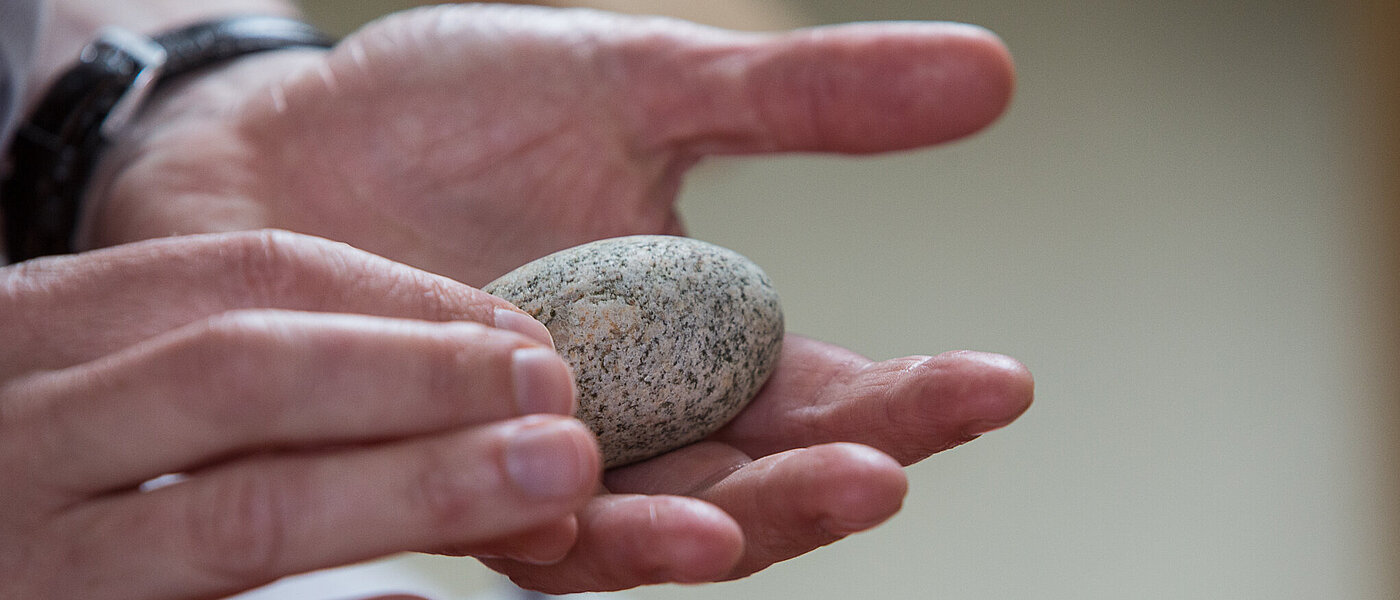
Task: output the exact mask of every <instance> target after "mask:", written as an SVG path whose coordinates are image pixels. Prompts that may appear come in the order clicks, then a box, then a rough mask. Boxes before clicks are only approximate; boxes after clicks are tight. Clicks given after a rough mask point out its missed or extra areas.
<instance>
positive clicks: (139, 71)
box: [82, 27, 167, 139]
mask: <svg viewBox="0 0 1400 600" xmlns="http://www.w3.org/2000/svg"><path fill="white" fill-rule="evenodd" d="M103 51H112V52H117V53H119V54H121V55H122V56H123V57H125V58H126V59H128V60H130V61H131V62H132V70H133V71H134V72H135V75H133V76H132V80H131V84H130V85H128V86H127V88H126V90H125V91H123V92H122V95H121V97H119V98H118V99H117V102H116V103H115V104H113V105H112V110H111V112H108V113H107V117H106V118H104V119H103V120H102V125H101V129H100V130H99V131H100V132H101V134H102V137H103V138H106V139H111V138H113V137H114V136H116V134H117V133H119V132H120V131H121V130H122V129H123V128H125V127H126V126H127V125H128V124H130V123H131V120H132V119H133V118H134V117H135V116H136V111H138V110H140V108H141V105H142V104H143V103H144V101H145V99H146V96H148V95H149V94H150V93H151V88H152V87H153V86H154V85H155V83H156V78H157V77H159V76H160V72H161V70H162V69H164V68H165V60H166V56H167V53H166V51H165V48H164V47H162V46H161V45H160V44H158V43H156V42H155V41H154V40H152V39H150V38H148V37H146V36H143V35H140V34H137V33H134V32H132V31H129V30H126V29H122V28H120V27H106V28H104V29H102V31H101V32H100V34H99V35H98V38H97V40H96V41H94V42H93V43H92V44H91V45H89V46H88V47H87V48H84V49H83V55H82V58H83V60H92V59H94V58H95V57H97V56H98V55H100V54H101V53H102V52H103Z"/></svg>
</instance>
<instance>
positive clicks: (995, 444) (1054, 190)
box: [304, 0, 1400, 600]
mask: <svg viewBox="0 0 1400 600" xmlns="http://www.w3.org/2000/svg"><path fill="white" fill-rule="evenodd" d="M580 3H585V2H580ZM409 4H412V3H409V2H372V1H365V2H349V1H343V0H319V1H308V2H305V3H304V5H305V6H306V7H307V9H308V11H309V12H310V13H311V15H313V17H315V18H316V19H318V20H320V22H322V23H323V24H326V25H327V26H328V27H330V28H332V29H335V30H338V31H341V32H344V31H347V30H349V29H350V28H353V27H354V26H355V24H356V23H359V22H361V21H363V20H365V19H368V18H370V17H371V15H372V14H373V13H374V12H376V11H383V10H390V9H395V8H402V7H404V6H407V5H409ZM647 4H650V5H652V6H655V5H657V4H658V2H651V3H647V2H645V1H644V0H633V1H630V2H629V1H627V0H612V1H611V2H603V1H600V2H596V3H594V5H596V6H608V7H611V8H614V9H618V10H632V9H635V8H636V7H638V6H643V5H647ZM660 4H664V2H661V3H660ZM673 4H674V8H673V9H670V10H672V11H673V12H674V14H681V15H684V16H687V17H689V18H693V19H700V20H707V21H710V22H712V23H718V24H722V25H728V26H738V27H744V28H749V29H769V28H775V27H784V26H788V25H792V24H817V23H829V22H838V21H848V20H870V19H951V20H961V21H968V22H973V23H977V24H981V25H984V26H986V27H989V28H991V29H992V30H994V31H997V32H998V33H1000V34H1001V35H1002V36H1003V38H1004V39H1005V40H1006V42H1007V44H1008V45H1009V46H1010V47H1011V49H1012V52H1013V53H1014V54H1015V56H1016V58H1017V64H1018V68H1019V72H1020V83H1019V89H1018V94H1017V97H1016V99H1015V100H1014V102H1013V104H1012V108H1011V110H1010V112H1009V113H1008V114H1007V115H1006V117H1005V118H1004V119H1003V120H1002V121H1001V122H999V123H998V124H997V125H995V126H994V127H993V128H991V129H990V130H989V131H987V132H986V133H984V134H982V135H980V136H978V137H976V138H974V139H970V140H967V141H964V142H960V143H957V144H954V145H951V146H948V147H943V148H938V149H931V150H926V151H918V152H910V153H903V154H898V155H892V156H885V157H878V158H862V159H850V158H840V157H824V156H789V157H779V158H762V159H754V158H745V159H738V158H726V159H716V160H711V161H708V162H706V163H705V164H703V165H702V166H701V167H700V168H699V169H698V170H697V171H696V172H695V174H694V176H693V177H692V178H691V179H690V180H689V184H688V186H687V187H686V189H685V192H684V198H683V203H682V207H683V210H684V213H685V216H686V218H687V220H688V222H689V224H690V227H691V230H692V233H693V235H695V236H696V237H700V238H704V239H707V240H710V241H714V242H717V243H720V244H723V245H727V246H729V247H732V248H734V249H736V250H739V251H741V252H743V253H745V254H747V255H748V256H750V257H751V258H753V259H755V260H756V261H757V262H758V263H759V264H761V265H763V266H764V267H765V269H767V270H768V272H769V273H770V274H771V275H772V276H773V278H774V279H775V280H776V282H777V284H778V286H779V290H780V291H781V292H782V293H783V294H784V299H785V302H786V308H787V311H788V319H789V328H790V329H791V330H794V331H800V332H804V333H807V334H810V335H812V336H814V337H817V338H820V339H825V340H828V341H832V342H837V343H840V344H843V345H846V346H849V347H852V348H855V349H857V350H859V351H862V352H864V353H866V354H869V355H871V356H873V357H879V358H887V357H892V356H898V355H903V354H914V353H933V352H939V351H942V350H948V349H956V348H975V349H983V350H994V351H999V352H1005V353H1008V354H1011V355H1014V356H1016V357H1018V358H1020V359H1021V360H1023V361H1024V362H1025V363H1026V364H1027V365H1029V366H1030V368H1031V369H1032V371H1033V372H1034V373H1035V375H1036V380H1037V399H1036V405H1035V406H1034V407H1032V409H1031V411H1030V412H1029V413H1027V414H1026V415H1025V417H1024V418H1023V419H1022V420H1021V421H1019V422H1017V423H1016V424H1014V425H1013V426H1011V427H1010V428H1008V429H1006V430H1004V431H1000V432H996V433H994V434H991V435H988V436H986V437H985V438H983V439H981V440H979V441H977V442H975V443H973V444H970V445H967V446H964V447H962V448H958V449H956V450H953V451H950V452H948V453H945V454H943V455H940V456H937V457H935V458H933V459H931V460H929V461H926V462H925V463H923V464H921V465H919V466H917V467H915V468H913V469H912V472H911V477H912V489H911V493H910V496H909V499H908V502H907V504H906V508H905V510H904V511H903V512H902V513H901V514H900V515H899V516H898V517H896V518H895V519H894V520H893V521H892V522H890V523H888V524H886V525H884V526H883V527H881V528H879V529H877V530H875V531H873V532H870V533H866V534H862V535H858V536H856V537H854V538H852V539H850V540H847V541H845V542H843V543H840V544H837V545H835V546H833V547H830V548H826V549H823V550H820V551H818V552H815V553H813V554H810V555H808V556H805V557H802V558H800V559H797V560H794V561H791V562H789V563H785V564H782V565H779V566H777V567H775V568H773V569H770V570H768V571H766V572H763V573H760V574H759V575H757V576H754V577H752V578H749V579H747V580H744V581H739V582H734V583H727V584H720V585H711V586H702V587H694V588H685V587H678V586H665V587H659V588H648V589H642V590H636V591H633V592H629V593H628V594H626V596H627V597H629V598H647V599H650V598H715V599H718V598H726V599H727V598H805V599H827V598H830V599H836V598H1057V599H1058V598H1064V599H1071V598H1073V599H1082V598H1103V599H1109V598H1163V599H1234V598H1260V599H1265V598H1267V599H1271V600H1277V599H1321V598H1327V599H1333V598H1347V599H1371V598H1374V599H1388V598H1397V597H1400V569H1397V568H1396V565H1397V564H1400V502H1397V500H1396V495H1397V489H1400V486H1397V481H1400V467H1398V466H1397V465H1400V460H1397V459H1400V452H1397V450H1400V441H1397V439H1400V418H1397V415H1400V411H1397V409H1396V404H1397V401H1400V385H1397V379H1396V372H1397V371H1400V353H1397V351H1396V348H1397V342H1400V328H1397V326H1396V324H1397V317H1396V315H1397V313H1400V294H1397V287H1396V281H1397V279H1396V274H1397V273H1400V245H1398V244H1397V241H1396V240H1397V229H1398V228H1397V221H1400V219H1397V216H1396V215H1397V213H1398V212H1400V211H1397V206H1400V196H1398V195H1397V193H1400V186H1397V185H1396V184H1395V182H1396V181H1397V179H1396V175H1395V173H1396V171H1394V169H1396V168H1397V167H1396V165H1400V144H1397V143H1396V139H1397V138H1396V136H1395V132H1396V131H1397V128H1396V125H1397V121H1396V116H1397V114H1400V112H1396V111H1397V110H1400V107H1397V106H1396V103H1395V102H1394V100H1395V98H1396V97H1397V96H1396V94H1397V92H1396V88H1395V87H1394V84H1393V82H1394V79H1387V78H1388V77H1393V76H1394V74H1395V73H1397V72H1400V61H1397V59H1396V56H1397V54H1396V46H1395V43H1394V42H1393V41H1390V38H1389V37H1387V36H1393V35H1394V33H1393V31H1388V30H1390V29H1393V26H1394V25H1395V24H1400V15H1397V13H1398V12H1400V11H1397V10H1396V8H1395V6H1396V5H1400V3H1395V2H1393V0H1386V1H1369V2H1368V1H1357V2H1342V3H1337V2H1324V1H1322V0H1309V1H1302V0H1299V1H1293V0H1286V1H1275V0H1244V1H1236V2H1215V1H1206V0H1165V1H1163V0H1117V1H1107V0H1097V1H1088V2H1063V3H1047V2H1026V1H1020V2H1017V1H1011V0H937V1H913V0H864V1H862V2H846V1H838V0H805V1H792V2H788V3H786V4H776V3H768V4H764V5H762V6H757V5H758V4H759V3H747V2H741V1H738V0H725V1H720V0H714V1H712V2H705V3H686V2H673ZM1386 23H1389V25H1385V24H1386ZM1386 86H1389V87H1386ZM1385 169H1392V170H1391V171H1389V174H1387V173H1386V171H1385ZM404 564H406V565H408V566H409V568H412V569H416V570H421V571H422V572H424V573H430V574H431V576H432V577H437V578H440V579H441V580H442V581H444V582H445V583H444V585H448V586H456V589H459V590H461V593H462V594H463V595H468V594H471V593H476V592H479V591H481V590H484V589H488V588H490V587H491V586H492V585H494V584H495V582H496V581H497V580H495V579H494V577H493V576H491V575H489V574H488V573H486V572H485V571H483V570H482V569H481V568H480V567H478V566H476V565H474V564H473V563H471V562H470V561H462V560H443V559H423V558H414V559H408V561H407V562H406V563H404Z"/></svg>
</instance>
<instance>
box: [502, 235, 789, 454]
mask: <svg viewBox="0 0 1400 600" xmlns="http://www.w3.org/2000/svg"><path fill="white" fill-rule="evenodd" d="M483 289H485V290H486V291H487V292H489V293H491V294H494V295H496V296H499V297H501V298H504V299H505V300H508V301H510V302H511V303H513V304H515V305H516V306H518V307H520V308H521V310H524V311H525V312H526V313H529V314H530V315H531V316H533V317H535V318H536V319H538V320H539V321H540V322H541V323H544V325H545V326H546V327H548V328H549V332H550V334H551V335H552V336H553V337H554V345H555V348H556V349H557V350H558V351H559V353H560V354H561V355H562V356H563V357H564V359H565V360H566V361H567V362H568V363H569V365H570V366H571V367H572V368H573V370H574V377H575V380H576V382H577V386H578V395H579V405H578V412H577V415H576V416H577V417H578V418H579V419H580V420H582V421H583V422H584V423H586V424H587V425H588V426H589V427H590V428H592V430H593V432H594V433H595V434H597V436H598V441H599V444H600V445H601V447H602V451H603V460H604V464H605V466H607V467H616V466H621V465H625V464H629V463H633V462H637V461H641V460H645V459H647V458H651V457H654V456H656V455H659V454H662V453H665V452H668V451H671V450H674V449H676V448H680V447H682V446H685V445H687V444H691V443H693V442H696V441H699V440H701V439H703V438H704V437H706V436H708V435H710V434H711V433H713V432H715V431H716V430H718V429H719V428H720V427H722V426H724V424H725V423H727V422H728V421H729V420H730V419H732V418H733V417H734V416H735V415H737V414H738V413H739V411H741V410H742V409H743V408H744V407H745V406H746V405H747V404H748V403H749V401H750V400H751V399H752V398H753V397H754V395H755V394H757V393H758V390H759V388H761V387H762V386H763V383H764V382H765V381H766V380H767V378H768V375H769V374H770V373H771V372H772V370H773V367H774V365H775V364H776V363H777V359H778V354H779V352H780V350H781V347H782V338H783V314H782V308H781V306H780V304H779V301H778V295H777V292H776V291H775V290H774V289H773V285H772V283H771V282H770V281H769V279H768V276H767V275H766V274H764V272H763V270H762V269H760V268H759V267H758V266H757V265H755V264H754V263H753V262H752V261H750V260H749V259H747V258H745V257H744V256H741V255H739V254H738V253H736V252H734V251H731V250H728V249H725V248H721V247H719V246H716V245H714V244H710V243H707V242H702V241H699V240H695V239H691V238H683V237H674V236H657V235H641V236H628V237H621V238H612V239H607V240H600V241H597V242H592V243H588V244H584V245H581V246H576V247H574V248H569V249H567V250H562V251H560V252H556V253H554V254H551V255H549V256H546V257H543V258H540V259H538V260H535V261H533V262H531V263H529V264H526V265H525V266H522V267H520V268H519V269H516V270H514V271H512V272H510V273H507V274H506V275H504V276H502V277H501V278H500V279H497V280H496V281H493V282H491V283H490V284H488V285H487V286H486V287H485V288H483Z"/></svg>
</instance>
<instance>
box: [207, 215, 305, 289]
mask: <svg viewBox="0 0 1400 600" xmlns="http://www.w3.org/2000/svg"><path fill="white" fill-rule="evenodd" d="M317 243H318V242H317V241H316V240H315V239H314V238H309V237H305V236H300V235H296V234H293V233H289V232H286V231H278V230H264V231H256V232H251V233H244V234H239V235H235V236H232V237H230V238H228V239H227V240H226V242H225V244H224V245H223V246H222V247H220V249H219V250H220V256H222V257H223V258H224V259H225V261H226V265H225V266H226V272H227V273H228V274H229V276H231V277H233V280H234V283H235V284H236V285H238V286H239V289H242V290H244V293H246V294H247V295H248V296H249V298H250V299H251V301H252V302H254V303H255V304H256V305H267V304H269V303H271V302H273V301H275V300H277V299H281V298H285V297H287V296H288V295H289V294H291V293H293V292H298V291H303V290H306V289H315V288H316V287H319V286H315V285H312V286H308V283H313V284H314V283H319V282H312V281H309V280H310V279H314V271H315V268H314V267H315V265H316V261H313V260H311V259H310V258H309V256H308V253H307V252H305V250H304V249H305V248H306V247H308V246H310V245H315V244H317Z"/></svg>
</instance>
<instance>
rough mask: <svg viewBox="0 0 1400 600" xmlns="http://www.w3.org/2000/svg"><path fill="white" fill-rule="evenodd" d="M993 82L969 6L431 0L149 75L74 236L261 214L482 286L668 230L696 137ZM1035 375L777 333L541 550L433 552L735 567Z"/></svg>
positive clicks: (607, 566) (992, 419)
mask: <svg viewBox="0 0 1400 600" xmlns="http://www.w3.org/2000/svg"><path fill="white" fill-rule="evenodd" d="M1011 87H1012V84H1011V67H1010V62H1009V59H1008V58H1007V55H1006V53H1005V49H1004V48H1003V47H1002V46H1001V45H1000V43H999V42H998V41H997V40H996V39H995V38H994V37H992V36H991V35H989V34H987V33H986V32H984V31H982V30H978V29H975V28H970V27H965V26H953V25H939V24H883V25H878V24H876V25H851V26H841V27H831V28H821V29H815V30H809V31H803V32H796V33H791V34H782V35H753V34H738V33H731V32H724V31H719V30H714V29H708V28H703V27H699V26H695V25H691V24H686V23H682V22H678V21H673V20H665V19H635V18H626V17H620V16H613V15H607V14H604V13H597V12H591V11H554V10H547V9H539V8H525V7H503V6H489V5H476V6H466V7H463V6H454V7H442V8H433V9H425V10H420V11H413V12H409V13H404V14H400V15H396V16H393V17H390V18H387V19H385V20H382V21H380V22H378V23H376V24H373V25H371V26H369V27H366V28H365V29H364V30H362V31H361V32H359V33H357V34H355V35H354V36H352V37H350V38H349V39H347V40H345V41H344V43H342V44H341V45H340V46H339V47H338V48H336V49H335V50H334V51H332V52H330V53H329V54H320V53H314V52H301V53H277V54H273V55H269V56H266V57H260V58H255V59H250V60H246V61H240V62H238V63H235V64H234V65H233V66H231V67H228V68H226V69H224V70H222V71H221V72H219V73H218V74H216V75H211V76H207V77H201V78H198V79H195V80H192V81H191V82H190V83H189V85H188V86H187V87H186V88H185V89H183V90H178V91H176V92H174V93H171V94H170V95H168V96H167V97H166V98H165V101H164V102H163V103H162V104H160V105H157V106H155V107H154V109H153V110H152V111H151V112H150V113H148V118H147V119H146V121H145V123H146V125H143V126H142V127H141V128H139V129H137V130H135V131H133V132H132V135H131V136H130V137H129V138H128V139H126V140H123V141H122V143H121V144H120V146H121V147H123V148H125V151H124V152H123V153H121V154H118V155H117V156H115V157H114V158H113V160H111V161H110V162H109V170H110V173H111V176H110V177H109V181H110V182H111V184H110V185H109V186H107V188H106V189H105V190H99V195H105V196H106V200H105V202H103V203H100V204H98V205H97V208H98V210H97V213H96V214H95V219H94V222H93V226H92V227H91V229H90V233H91V238H90V239H91V240H92V243H95V244H99V245H100V244H107V243H113V242H118V241H125V240H130V239H137V238H142V237H148V236H155V235H163V234H165V233H166V232H170V231H177V232H179V231H204V230H223V229H237V228H248V227H265V226H277V227H285V228H290V229H296V230H301V231H307V232H312V233H317V234H320V235H324V236H328V237H333V238H335V239H340V240H344V241H347V242H350V243H352V244H355V245H356V246H359V247H362V248H366V249H369V250H372V251H375V252H378V253H382V254H384V255H386V256H390V257H392V258H395V259H397V260H402V261H406V262H409V263H412V264H416V265H419V266H422V267H425V268H428V269H431V270H434V271H437V272H441V273H444V274H447V275H450V276H452V277H454V278H457V279H459V280H462V281H466V282H469V283H474V284H481V283H484V282H485V281H488V280H490V279H492V278H494V277H495V276H497V275H499V274H501V273H503V272H505V271H506V270H509V269H511V268H514V267H515V266H518V265H519V264H522V263H524V262H526V261H528V260H530V259H533V258H536V257H538V256H540V255H542V254H545V253H547V252H550V251H552V250H556V249H559V248H563V247H567V246H571V245H574V244H576V243H580V242H584V241H588V240H592V239H597V238H601V237H608V236H614V235H622V234H630V233H644V232H646V233H658V232H659V233H681V232H682V229H681V225H680V222H679V219H678V218H677V216H676V213H675V210H674V201H675V192H676V190H677V188H678V186H679V184H680V178H681V176H682V174H683V173H684V171H685V169H686V168H687V167H689V166H691V165H692V164H694V162H695V161H697V160H699V159H700V158H701V157H702V156H704V155H706V154H713V153H755V152H772V151H793V150H812V151H836V152H878V151H884V150H895V149H901V148H912V147H917V146H921V145H926V144H931V143H936V142H940V141H944V140H948V139H953V138H956V137H959V136H962V135H966V134H969V133H972V132H974V131H976V130H977V129H979V128H981V127H982V126H984V125H985V124H987V123H988V122H990V121H991V120H992V119H993V118H995V117H996V116H997V115H998V114H999V113H1000V112H1001V110H1002V109H1003V107H1004V106H1005V104H1006V102H1007V98H1008V96H1009V94H1010V90H1011ZM1031 395H1032V384H1031V381H1030V377H1029V374H1028V373H1027V372H1026V371H1025V369H1024V367H1022V366H1021V365H1019V364H1018V363H1016V362H1015V361H1013V360H1011V359H1007V358H1005V357H999V356H993V355H984V354H976V353H952V354H946V355H941V356H938V357H932V358H929V357H910V358H904V359H897V360H892V361H885V362H871V361H868V360H866V359H864V358H861V357H858V356H854V355H852V354H850V353H848V352H846V351H844V350H841V349H839V348H834V347H831V346H827V345H824V344H820V343H818V342H814V341H811V340H807V339H804V338H801V337H798V336H789V338H788V340H787V343H786V345H785V348H784V355H783V357H782V359H781V363H780V365H779V367H778V369H777V371H776V373H775V374H774V376H773V379H772V380H771V382H770V384H769V385H768V386H767V387H766V388H765V389H764V391H763V392H762V393H761V395H760V397H759V398H758V399H756V400H755V401H754V403H753V404H752V405H751V406H750V408H748V409H747V410H746V411H745V412H744V413H743V414H741V415H740V416H739V418H738V419H737V420H736V421H735V422H734V423H733V424H732V425H731V426H730V427H728V428H726V429H725V430H724V431H721V432H720V433H719V434H717V435H716V436H714V438H713V439H712V440H710V441H709V442H707V443H704V444H700V445H696V446H692V447H690V448H686V449H683V450H680V451H677V452H675V453H672V454H669V455H667V456H663V457H660V458H657V459H655V460H653V461H649V462H647V463H644V464H640V465H636V466H632V467H628V468H626V469H620V470H617V471H615V472H613V473H610V474H609V475H608V478H607V483H608V486H609V488H610V491H611V492H612V493H609V494H605V495H601V496H598V497H597V498H595V499H593V500H592V501H591V502H590V503H589V504H588V505H587V506H586V507H585V508H584V509H583V510H582V511H580V513H579V514H578V519H577V523H576V524H570V525H567V526H572V525H576V526H577V528H578V529H577V533H578V538H577V540H578V541H577V544H576V546H575V547H574V548H573V549H572V551H569V553H568V555H567V556H566V557H564V559H563V560H562V561H558V559H559V554H558V546H556V545H551V543H552V542H553V541H556V540H558V539H561V538H560V535H559V532H558V531H556V528H558V527H560V525H559V524H558V523H551V524H547V525H544V526H542V527H540V528H538V529H536V530H533V531H531V532H530V533H529V534H528V535H513V536H509V538H503V539H501V540H498V541H496V542H495V543H494V544H488V545H486V546H483V545H481V544H478V543H476V542H475V541H473V540H464V543H463V544H460V545H457V546H453V547H446V548H443V549H442V550H443V551H447V552H453V553H458V554H473V555H477V556H483V557H485V558H486V562H487V564H488V565H490V566H492V567H493V568H496V569H498V570H500V571H503V572H505V573H507V574H509V575H510V576H511V577H512V578H513V579H515V580H516V581H517V582H519V583H521V584H522V585H525V586H527V587H533V588H537V589H542V590H545V591H551V592H571V591H584V590H611V589H623V588H627V587H632V586H636V585H641V584H646V583H656V582H664V581H682V582H699V581H713V580H719V579H727V578H733V577H740V576H743V575H746V574H748V573H752V572H754V571H757V570H759V569H762V568H764V567H766V566H767V565H769V564H772V563H773V562H776V561H779V560H783V559H786V558H790V557H793V556H797V555H799V554H802V553H804V552H806V551H809V550H811V549H813V548H816V547H818V546H820V545H823V544H826V543H829V542H831V541H834V540H836V539H838V538H840V537H841V536H843V535H845V534H848V533H851V532H855V531H859V530H862V529H865V528H868V527H871V526H873V525H875V524H877V523H879V522H881V521H883V520H885V519H886V518H888V517H889V516H890V515H891V514H893V513H894V512H895V511H896V510H897V509H898V508H899V504H900V502H901V501H902V498H903V495H904V492H905V485H906V484H905V479H904V475H903V473H902V471H901V470H900V468H899V466H900V465H901V464H909V463H913V462H916V461H918V460H920V459H922V458H924V457H926V456H929V455H930V454H932V453H933V452H936V451H939V450H942V449H945V448H949V447H952V446H954V445H956V444H958V443H961V442H965V441H967V440H968V439H970V438H972V437H975V436H976V435H978V434H980V433H982V432H985V431H989V430H991V429H994V428H996V427H999V426H1001V425H1004V424H1006V423H1008V422H1010V421H1011V420H1012V419H1014V418H1015V417H1016V416H1017V415H1019V414H1020V413H1021V412H1022V411H1024V410H1025V409H1026V407H1027V406H1028V405H1029V403H1030V401H1031ZM538 540H544V542H540V541H538ZM501 548H509V549H510V552H508V553H506V554H509V555H510V556H514V557H515V558H516V559H520V558H525V559H528V560H513V559H510V558H504V557H494V558H493V557H491V556H493V555H501V554H503V553H502V552H500V551H499V550H500V549H501ZM554 561H558V562H554ZM537 563H553V564H537Z"/></svg>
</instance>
